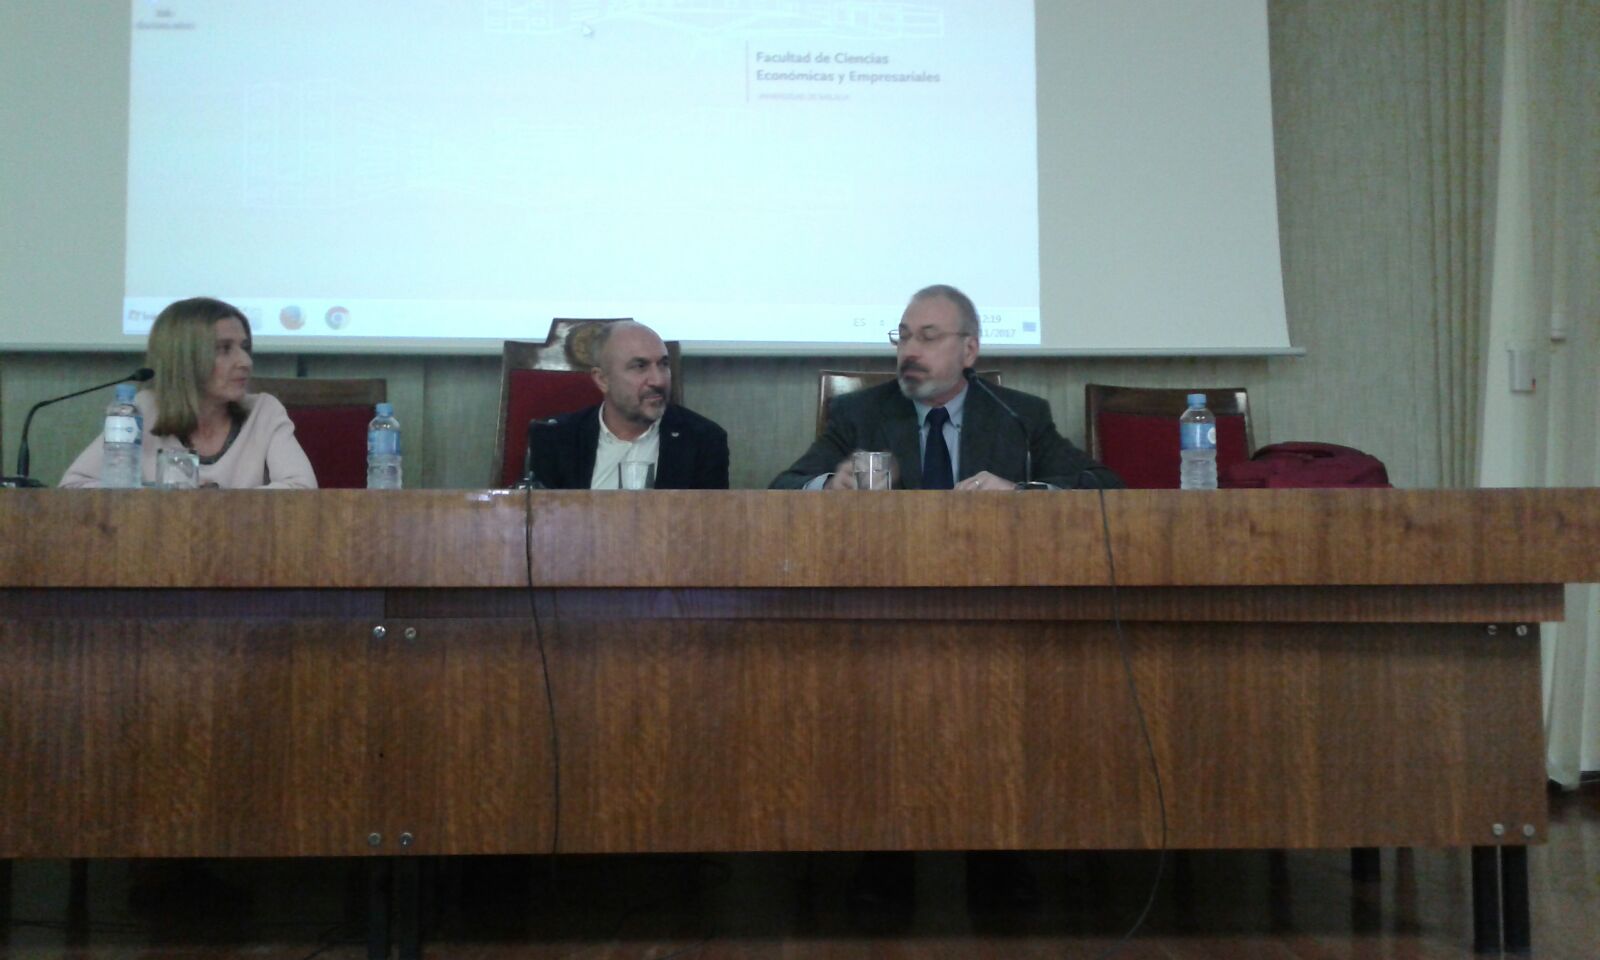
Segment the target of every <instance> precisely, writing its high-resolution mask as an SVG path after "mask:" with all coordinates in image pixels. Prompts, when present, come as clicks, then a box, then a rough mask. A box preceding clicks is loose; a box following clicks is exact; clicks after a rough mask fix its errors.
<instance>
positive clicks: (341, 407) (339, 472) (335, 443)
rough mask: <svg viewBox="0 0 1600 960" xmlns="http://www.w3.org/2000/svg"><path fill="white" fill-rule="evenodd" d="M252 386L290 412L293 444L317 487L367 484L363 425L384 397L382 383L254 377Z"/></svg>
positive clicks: (378, 380)
mask: <svg viewBox="0 0 1600 960" xmlns="http://www.w3.org/2000/svg"><path fill="white" fill-rule="evenodd" d="M251 387H252V389H254V390H255V391H256V392H257V393H270V394H272V395H273V396H274V397H277V398H278V400H279V401H281V402H282V403H283V405H284V406H285V407H287V408H288V409H289V419H290V420H291V421H292V422H293V423H294V436H295V439H296V440H298V441H300V448H301V449H302V450H304V451H305V452H306V459H308V460H310V461H311V469H312V470H315V471H316V473H317V486H319V487H323V488H325V489H360V488H363V487H365V486H366V485H367V424H368V423H369V422H371V420H372V417H373V410H372V408H373V407H374V406H376V405H377V404H380V403H382V402H383V401H384V400H385V399H387V398H388V390H389V388H388V384H387V382H386V381H384V380H382V379H370V380H317V379H310V378H302V377H254V378H252V380H251Z"/></svg>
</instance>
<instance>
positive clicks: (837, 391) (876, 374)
mask: <svg viewBox="0 0 1600 960" xmlns="http://www.w3.org/2000/svg"><path fill="white" fill-rule="evenodd" d="M978 376H980V377H982V378H983V379H985V380H987V381H989V382H990V383H992V384H995V385H996V386H998V385H999V384H1000V371H999V370H980V371H978ZM893 379H894V371H893V370H821V371H818V373H817V436H819V437H820V436H822V431H824V430H826V429H827V428H828V404H830V403H832V402H833V398H834V397H837V396H841V395H843V394H846V393H855V392H856V391H857V390H865V389H866V388H867V387H876V386H877V385H878V384H880V383H887V382H888V381H890V380H893Z"/></svg>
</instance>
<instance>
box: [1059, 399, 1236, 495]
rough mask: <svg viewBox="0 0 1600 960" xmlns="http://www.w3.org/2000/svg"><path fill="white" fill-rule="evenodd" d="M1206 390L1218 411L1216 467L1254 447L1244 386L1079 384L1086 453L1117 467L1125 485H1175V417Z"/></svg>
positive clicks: (1209, 402)
mask: <svg viewBox="0 0 1600 960" xmlns="http://www.w3.org/2000/svg"><path fill="white" fill-rule="evenodd" d="M1191 393H1204V394H1205V395H1206V406H1207V407H1208V408H1209V409H1210V410H1211V412H1212V413H1213V414H1215V415H1216V417H1217V473H1218V475H1219V476H1220V475H1221V474H1222V472H1223V470H1224V469H1225V468H1226V467H1227V466H1228V465H1229V464H1233V463H1238V462H1240V461H1243V460H1248V459H1250V455H1251V454H1252V453H1253V452H1255V432H1254V430H1252V428H1251V426H1250V399H1249V396H1248V395H1247V393H1246V392H1245V389H1244V388H1243V387H1211V388H1203V387H1195V388H1192V389H1179V388H1169V387H1114V386H1109V385H1107V384H1101V383H1091V384H1087V385H1085V386H1084V388H1083V395H1084V408H1085V414H1084V419H1085V421H1086V422H1085V431H1084V437H1085V438H1086V440H1087V444H1088V448H1089V455H1090V456H1091V457H1094V458H1095V459H1096V460H1099V461H1100V462H1101V463H1103V464H1105V465H1106V466H1108V467H1110V468H1111V469H1112V470H1115V471H1116V472H1117V475H1118V476H1120V477H1121V478H1122V481H1123V482H1124V483H1126V484H1127V485H1128V486H1129V487H1137V488H1146V489H1161V488H1167V489H1174V490H1175V489H1177V487H1178V418H1179V417H1180V416H1182V415H1183V411H1184V410H1186V409H1188V407H1189V401H1188V396H1189V394H1191Z"/></svg>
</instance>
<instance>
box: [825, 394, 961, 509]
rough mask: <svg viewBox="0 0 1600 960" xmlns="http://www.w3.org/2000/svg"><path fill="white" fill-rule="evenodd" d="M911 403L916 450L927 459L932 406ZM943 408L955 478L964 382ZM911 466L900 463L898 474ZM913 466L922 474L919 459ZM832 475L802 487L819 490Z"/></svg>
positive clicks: (957, 473) (947, 442) (903, 474)
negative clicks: (913, 411)
mask: <svg viewBox="0 0 1600 960" xmlns="http://www.w3.org/2000/svg"><path fill="white" fill-rule="evenodd" d="M911 405H912V406H913V407H915V408H916V411H917V452H918V454H920V455H921V456H922V457H923V459H927V454H928V411H930V410H932V409H933V407H931V406H929V405H928V404H926V403H923V402H922V401H920V400H913V401H911ZM944 408H945V410H946V411H947V412H948V413H949V414H950V419H949V420H946V421H945V424H944V442H945V446H947V447H949V448H950V479H951V480H955V479H956V478H958V477H960V476H961V420H962V415H963V414H964V413H965V412H966V409H967V387H966V385H965V384H962V387H961V392H960V393H958V394H956V395H955V396H954V397H952V398H950V401H949V402H948V403H946V404H945V405H944ZM912 466H913V465H912V464H907V463H902V464H900V475H901V476H905V472H906V471H907V470H909V469H911V467H912ZM915 467H916V470H917V476H919V477H920V476H922V463H921V462H920V461H919V462H918V463H916V464H915ZM832 476H833V474H831V473H824V474H821V475H819V476H815V477H812V478H811V479H810V480H807V481H806V485H805V487H804V488H803V489H806V490H821V489H822V488H823V487H825V486H827V485H828V479H829V478H830V477H832Z"/></svg>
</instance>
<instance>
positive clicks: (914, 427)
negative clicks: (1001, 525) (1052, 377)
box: [772, 380, 1122, 490]
mask: <svg viewBox="0 0 1600 960" xmlns="http://www.w3.org/2000/svg"><path fill="white" fill-rule="evenodd" d="M993 389H994V391H995V393H997V394H999V395H1000V396H1001V397H1002V398H1003V399H1004V400H1005V402H1006V403H1007V404H1009V405H1010V407H1011V409H1013V410H1015V411H1016V412H1017V414H1018V415H1019V416H1020V417H1021V418H1022V423H1021V424H1018V423H1017V421H1016V420H1013V419H1012V418H1011V415H1010V414H1008V413H1006V412H1005V411H1004V410H1002V409H1001V408H1000V405H999V404H997V403H995V401H994V399H993V398H992V397H990V396H989V395H988V394H987V393H985V392H984V391H983V389H982V388H981V387H968V388H967V399H966V405H965V412H964V414H963V416H962V425H961V467H960V471H961V476H959V477H957V478H956V479H957V480H958V481H959V480H962V479H965V478H967V477H970V476H972V475H973V474H976V473H981V472H982V471H984V470H987V471H989V472H990V473H992V474H994V475H995V476H997V477H1004V478H1005V479H1007V480H1017V481H1020V480H1022V479H1023V477H1024V473H1025V470H1026V468H1027V451H1029V450H1031V451H1032V452H1033V479H1034V480H1042V481H1044V482H1045V483H1050V484H1054V485H1055V486H1058V487H1090V488H1093V487H1120V486H1122V480H1121V479H1120V478H1119V477H1118V476H1117V475H1116V474H1115V473H1112V472H1111V471H1110V470H1108V469H1106V468H1105V467H1103V466H1101V465H1100V464H1098V463H1096V462H1095V461H1094V460H1091V459H1090V458H1089V457H1088V455H1087V454H1085V453H1084V452H1083V451H1082V450H1079V449H1078V448H1077V447H1075V446H1073V445H1072V444H1071V443H1070V442H1068V441H1067V440H1066V439H1065V438H1064V437H1062V436H1061V434H1059V433H1057V432H1056V426H1055V422H1054V420H1053V419H1052V418H1051V416H1050V404H1049V403H1047V402H1046V401H1045V400H1043V399H1041V398H1039V397H1035V396H1033V395H1032V394H1027V393H1022V392H1021V391H1018V390H1007V389H1006V388H1004V387H994V388H993ZM1024 430H1026V433H1027V439H1026V442H1024V439H1023V433H1024ZM856 450H887V451H889V452H890V453H892V454H894V456H895V459H896V460H897V461H899V463H900V479H899V482H898V483H897V484H896V487H897V488H900V489H915V488H916V487H918V486H919V485H920V481H921V478H922V442H921V437H920V434H919V427H918V423H917V410H916V407H914V406H912V404H911V401H910V400H907V399H906V398H905V396H904V395H903V394H902V393H901V392H900V385H899V384H898V383H896V382H895V381H893V380H891V381H889V382H888V383H883V384H879V385H878V386H876V387H869V388H867V389H865V390H858V391H856V392H855V393H847V394H845V395H844V396H841V397H838V398H836V399H835V400H834V401H833V403H832V404H830V405H829V407H828V426H827V429H826V430H824V431H823V432H822V436H820V437H818V438H817V441H816V442H815V443H813V444H812V445H811V449H810V450H807V451H806V452H805V455H804V456H802V457H801V458H800V459H799V460H796V461H795V463H794V466H792V467H790V468H789V469H788V470H785V471H784V472H783V473H780V474H778V476H777V478H776V479H774V480H773V481H772V487H773V488H774V489H781V490H798V489H799V488H801V487H803V486H805V485H806V482H807V481H809V480H810V479H812V478H813V477H816V476H820V475H821V474H824V473H831V472H833V470H834V468H835V467H837V466H838V464H839V461H841V460H843V459H844V458H845V457H847V456H849V455H850V454H851V453H852V452H854V451H856Z"/></svg>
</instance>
